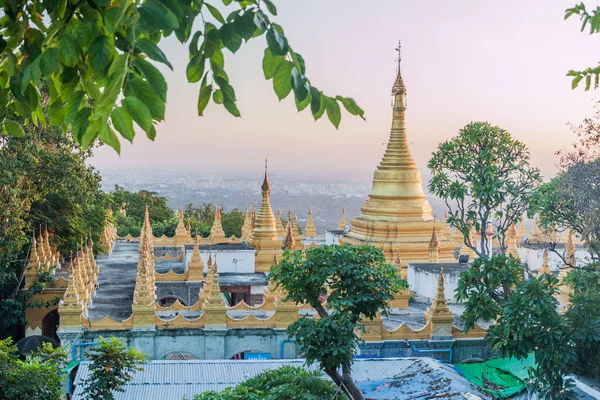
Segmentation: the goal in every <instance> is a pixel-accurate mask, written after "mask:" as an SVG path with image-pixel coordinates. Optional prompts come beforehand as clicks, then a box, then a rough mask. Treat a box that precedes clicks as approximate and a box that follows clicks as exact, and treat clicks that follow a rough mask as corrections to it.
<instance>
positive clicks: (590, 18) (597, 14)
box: [565, 2, 600, 91]
mask: <svg viewBox="0 0 600 400" xmlns="http://www.w3.org/2000/svg"><path fill="white" fill-rule="evenodd" d="M575 15H578V16H579V19H580V20H581V32H583V31H584V30H585V29H586V28H589V33H590V35H591V34H594V33H598V32H600V7H596V8H595V9H593V10H591V11H588V9H587V8H586V6H585V4H583V2H581V3H579V4H577V5H575V6H573V7H570V8H567V9H566V10H565V19H568V18H571V17H573V16H575ZM567 76H572V77H573V80H572V81H571V88H572V89H575V88H576V87H577V86H579V84H580V83H581V82H582V81H583V80H584V79H585V90H586V91H588V90H590V89H591V88H592V86H593V88H594V89H597V88H598V84H599V83H600V64H599V65H598V66H596V67H588V68H586V69H584V70H569V72H568V73H567ZM592 80H593V82H592Z"/></svg>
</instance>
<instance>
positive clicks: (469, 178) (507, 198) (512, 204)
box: [428, 122, 541, 256]
mask: <svg viewBox="0 0 600 400" xmlns="http://www.w3.org/2000/svg"><path fill="white" fill-rule="evenodd" d="M428 167H429V168H430V169H431V172H432V174H433V177H432V178H431V181H430V182H429V190H430V192H431V193H433V194H435V195H436V196H438V197H441V198H442V199H444V200H445V202H446V206H447V208H448V211H449V216H448V220H447V221H446V222H448V223H449V224H450V225H451V226H453V227H455V228H457V229H459V230H460V231H461V232H462V233H463V236H464V244H465V245H466V246H468V247H469V248H471V249H473V250H474V251H475V253H476V254H477V255H480V256H481V255H488V256H489V255H490V254H491V246H489V244H488V237H487V234H486V230H487V229H488V227H489V225H490V224H491V225H493V226H494V229H495V232H496V234H497V236H498V240H499V242H500V245H501V247H502V249H504V250H505V249H506V247H507V246H506V244H505V236H506V232H507V230H508V228H509V227H510V226H511V225H512V224H513V223H515V222H517V221H518V220H520V219H521V217H522V215H523V213H525V212H526V211H527V210H528V208H529V202H530V200H531V197H532V195H533V193H534V192H535V189H536V188H537V186H538V185H539V183H540V182H541V177H540V172H539V170H538V169H537V168H533V167H531V166H530V165H529V151H528V150H527V146H525V144H523V143H521V142H519V141H518V140H516V139H513V138H512V136H511V134H510V133H509V132H507V131H505V130H504V129H501V128H500V127H498V126H493V125H491V124H490V123H487V122H472V123H470V124H468V125H466V126H465V127H464V128H463V129H461V130H460V131H459V134H458V136H456V137H454V138H453V139H451V140H447V141H445V142H443V143H440V144H439V145H438V149H437V151H436V152H435V153H433V156H432V158H431V160H429V163H428ZM473 228H474V229H476V230H477V231H479V232H480V234H479V237H478V238H477V239H476V241H475V242H472V241H471V236H470V235H469V232H470V230H471V229H473ZM477 242H479V246H478V245H477Z"/></svg>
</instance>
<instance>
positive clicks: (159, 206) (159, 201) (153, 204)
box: [110, 185, 175, 227]
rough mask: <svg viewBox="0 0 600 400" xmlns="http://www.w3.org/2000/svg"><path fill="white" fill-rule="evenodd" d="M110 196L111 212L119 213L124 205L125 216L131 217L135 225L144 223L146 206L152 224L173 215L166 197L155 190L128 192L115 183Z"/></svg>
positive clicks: (164, 220)
mask: <svg viewBox="0 0 600 400" xmlns="http://www.w3.org/2000/svg"><path fill="white" fill-rule="evenodd" d="M110 198H111V200H112V203H113V205H112V207H113V214H115V215H117V214H120V213H119V210H120V208H121V206H123V205H124V206H125V211H126V213H127V218H131V221H133V223H134V224H135V226H140V227H141V226H142V224H143V223H144V215H145V213H146V206H148V214H149V216H150V223H152V224H154V223H157V222H161V223H165V222H166V221H169V220H171V219H173V217H174V216H175V214H174V213H173V210H171V209H170V208H169V206H168V205H167V199H166V197H164V196H161V195H159V194H158V193H156V192H152V191H148V190H140V191H138V192H129V191H127V190H125V189H124V188H123V187H122V186H119V185H115V190H114V191H113V192H112V193H111V194H110Z"/></svg>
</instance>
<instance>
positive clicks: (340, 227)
mask: <svg viewBox="0 0 600 400" xmlns="http://www.w3.org/2000/svg"><path fill="white" fill-rule="evenodd" d="M344 229H346V209H345V208H342V218H341V219H340V223H339V224H338V230H340V231H343V230H344Z"/></svg>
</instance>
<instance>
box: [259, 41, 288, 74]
mask: <svg viewBox="0 0 600 400" xmlns="http://www.w3.org/2000/svg"><path fill="white" fill-rule="evenodd" d="M283 60H285V57H283V56H274V55H273V53H271V50H269V48H268V47H267V48H266V49H265V54H264V56H263V61H262V67H263V73H264V74H265V79H267V80H268V79H271V78H273V77H274V76H275V71H277V67H278V66H279V64H281V62H282V61H283Z"/></svg>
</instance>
